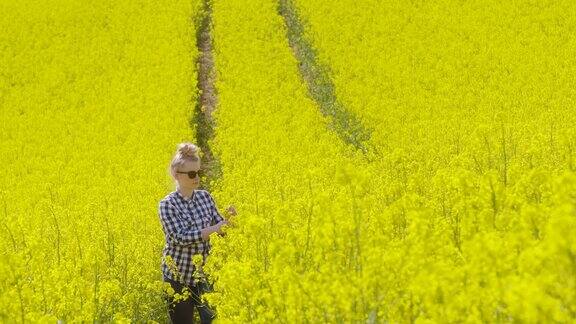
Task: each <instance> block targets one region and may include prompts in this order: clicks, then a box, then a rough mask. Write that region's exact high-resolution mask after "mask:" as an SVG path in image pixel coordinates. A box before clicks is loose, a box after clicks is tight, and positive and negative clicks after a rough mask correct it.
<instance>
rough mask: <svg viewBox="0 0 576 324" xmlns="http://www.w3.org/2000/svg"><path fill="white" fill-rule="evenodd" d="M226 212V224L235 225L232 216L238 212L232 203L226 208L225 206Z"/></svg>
mask: <svg viewBox="0 0 576 324" xmlns="http://www.w3.org/2000/svg"><path fill="white" fill-rule="evenodd" d="M226 214H228V218H227V219H226V226H230V227H235V226H236V224H234V216H236V215H238V213H237V212H236V208H235V207H234V205H230V206H228V208H226Z"/></svg>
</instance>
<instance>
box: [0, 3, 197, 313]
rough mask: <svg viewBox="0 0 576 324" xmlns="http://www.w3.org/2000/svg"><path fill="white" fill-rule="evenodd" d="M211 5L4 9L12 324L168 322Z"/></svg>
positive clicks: (3, 132)
mask: <svg viewBox="0 0 576 324" xmlns="http://www.w3.org/2000/svg"><path fill="white" fill-rule="evenodd" d="M200 8H201V2H200V1H144V0H136V1H74V0H49V1H48V0H41V1H31V0H23V1H8V0H6V1H4V0H2V1H0V12H1V13H2V14H0V30H1V31H2V32H1V35H0V62H1V63H0V142H1V143H2V148H1V151H2V152H1V154H0V165H1V168H0V206H1V207H0V215H1V216H0V217H1V220H2V221H1V223H2V225H1V228H0V251H1V254H2V261H1V262H0V305H1V306H0V322H10V323H13V322H52V323H55V322H56V321H58V320H62V321H65V322H81V321H83V322H92V321H103V322H108V321H111V320H115V321H116V322H123V321H124V322H125V321H126V320H132V321H137V322H144V321H147V320H151V321H158V322H162V321H164V320H165V318H166V307H165V305H164V301H163V299H162V291H163V288H164V285H163V283H162V281H161V274H160V261H161V259H160V258H161V250H162V246H163V242H164V238H163V234H162V230H161V227H160V225H159V221H158V214H157V202H158V201H159V200H160V199H161V198H162V197H163V196H164V195H165V194H166V193H167V192H168V191H169V190H172V189H173V187H172V183H171V181H170V179H169V177H168V176H167V174H168V173H167V167H168V163H169V161H170V158H171V155H172V154H173V152H174V150H175V149H176V144H177V143H178V142H180V141H183V140H187V141H189V140H190V138H192V137H193V134H194V130H193V129H192V130H191V129H190V126H189V118H190V116H191V110H192V109H193V104H192V103H191V100H195V99H196V96H197V95H196V93H195V92H193V91H192V90H193V89H195V88H196V81H195V80H196V66H195V64H194V59H195V58H196V56H197V50H196V47H195V45H194V43H193V42H191V40H193V39H194V37H195V30H194V26H193V25H192V24H190V17H191V16H194V15H196V13H197V12H198V11H199V10H200Z"/></svg>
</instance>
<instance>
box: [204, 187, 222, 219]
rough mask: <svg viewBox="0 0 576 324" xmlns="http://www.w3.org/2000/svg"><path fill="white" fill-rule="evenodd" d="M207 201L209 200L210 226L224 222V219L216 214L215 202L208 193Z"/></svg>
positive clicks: (218, 213)
mask: <svg viewBox="0 0 576 324" xmlns="http://www.w3.org/2000/svg"><path fill="white" fill-rule="evenodd" d="M208 199H209V200H210V205H211V206H210V212H211V213H212V224H217V223H220V222H223V221H224V217H222V215H220V212H218V208H216V202H215V201H214V198H212V195H211V194H210V193H208Z"/></svg>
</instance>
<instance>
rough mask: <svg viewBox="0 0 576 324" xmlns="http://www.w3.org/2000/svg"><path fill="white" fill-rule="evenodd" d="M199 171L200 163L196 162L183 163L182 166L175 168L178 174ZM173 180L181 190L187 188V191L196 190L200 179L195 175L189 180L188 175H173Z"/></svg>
mask: <svg viewBox="0 0 576 324" xmlns="http://www.w3.org/2000/svg"><path fill="white" fill-rule="evenodd" d="M198 170H200V161H196V162H190V161H187V162H184V165H183V166H181V167H180V168H177V169H176V170H175V171H179V172H189V171H198ZM174 179H175V180H176V181H178V186H180V187H181V188H188V189H197V188H198V187H199V186H200V177H199V176H198V174H196V177H194V179H190V177H189V176H188V174H186V173H178V172H176V173H175V177H174Z"/></svg>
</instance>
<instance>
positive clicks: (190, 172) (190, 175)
mask: <svg viewBox="0 0 576 324" xmlns="http://www.w3.org/2000/svg"><path fill="white" fill-rule="evenodd" d="M176 173H184V174H187V175H188V178H190V179H194V178H196V175H198V176H199V177H201V176H202V175H203V174H204V171H203V170H198V171H188V172H184V171H176Z"/></svg>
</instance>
